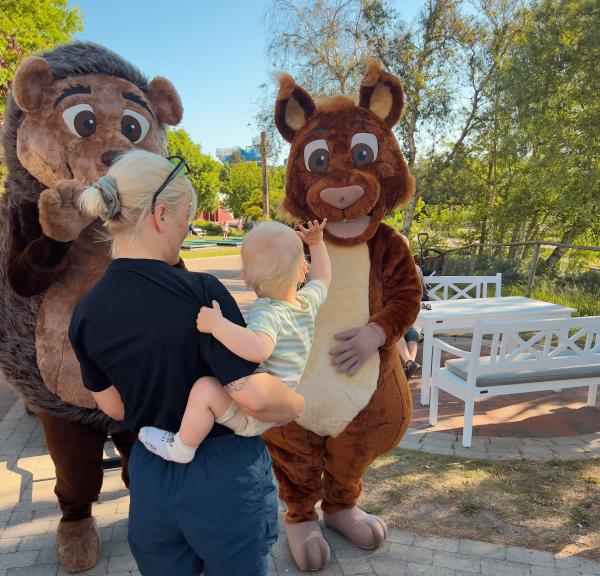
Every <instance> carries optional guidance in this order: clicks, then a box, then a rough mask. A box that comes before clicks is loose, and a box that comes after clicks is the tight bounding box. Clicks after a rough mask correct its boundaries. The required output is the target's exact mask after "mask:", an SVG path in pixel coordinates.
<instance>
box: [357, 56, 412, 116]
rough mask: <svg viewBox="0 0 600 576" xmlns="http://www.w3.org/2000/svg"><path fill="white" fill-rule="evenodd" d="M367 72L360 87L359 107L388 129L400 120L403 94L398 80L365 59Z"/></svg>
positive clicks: (378, 65) (371, 61) (375, 63)
mask: <svg viewBox="0 0 600 576" xmlns="http://www.w3.org/2000/svg"><path fill="white" fill-rule="evenodd" d="M366 64H367V71H366V72H365V75H364V77H363V80H362V83H361V85H360V101H359V105H360V106H362V107H363V108H368V109H369V110H371V112H373V113H374V114H376V115H377V116H379V117H380V118H381V119H382V120H383V121H384V122H385V123H386V124H387V125H388V126H389V127H390V128H391V127H392V126H394V124H396V122H398V120H400V118H401V116H402V109H403V108H404V93H403V91H402V84H401V83H400V80H398V78H396V77H395V76H392V75H391V74H388V73H387V72H384V71H383V70H382V69H381V64H379V62H377V60H375V59H373V58H367V59H366Z"/></svg>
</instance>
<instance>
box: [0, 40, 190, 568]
mask: <svg viewBox="0 0 600 576" xmlns="http://www.w3.org/2000/svg"><path fill="white" fill-rule="evenodd" d="M182 113H183V109H182V107H181V102H180V99H179V96H178V95H177V92H176V91H175V88H174V87H173V86H172V85H171V83H170V82H169V81H168V80H165V79H164V78H160V77H157V78H154V79H153V80H152V81H148V80H147V79H146V78H145V77H144V76H143V75H142V74H141V73H140V72H139V71H138V70H137V69H136V68H135V67H133V66H132V65H131V64H129V63H128V62H126V61H124V60H123V59H122V58H121V57H119V56H118V55H117V54H114V53H113V52H111V51H109V50H106V49H105V48H103V47H101V46H98V45H96V44H91V43H74V44H69V45H65V46H61V47H59V48H57V49H55V50H53V51H52V52H49V53H46V54H43V55H42V56H39V57H38V56H32V57H30V58H28V59H27V60H25V61H24V62H23V64H22V65H21V66H20V67H19V69H18V70H17V72H16V74H15V78H14V82H13V85H12V94H11V96H9V98H8V102H7V109H6V121H5V125H4V130H3V134H4V152H5V155H6V162H7V166H8V170H9V173H8V177H7V179H6V182H5V193H4V194H3V195H2V196H1V197H0V368H2V370H3V371H4V373H5V374H6V376H7V379H8V381H9V383H10V384H11V385H12V386H13V387H14V388H15V389H16V390H17V391H18V392H19V393H20V394H21V395H22V396H23V398H24V399H25V402H26V403H27V405H28V406H29V407H30V408H31V409H33V410H34V411H36V412H37V414H38V417H39V418H40V420H41V421H42V424H43V426H44V433H45V437H46V445H47V447H48V451H49V452H50V456H51V457H52V460H53V462H54V465H55V468H56V489H55V492H56V495H57V497H58V501H59V504H60V507H61V511H62V514H63V517H62V519H61V522H60V524H59V526H58V530H57V546H58V555H59V559H60V561H61V563H62V565H63V566H64V568H65V569H66V570H67V571H71V572H79V571H81V570H85V569H87V568H90V567H91V566H93V565H94V564H95V563H96V561H97V559H98V557H99V554H100V540H99V533H98V528H97V525H96V522H95V520H94V518H93V517H92V516H91V508H92V502H94V501H95V500H96V499H97V498H98V494H99V492H100V487H101V485H102V453H103V446H104V441H105V439H106V437H107V433H108V431H109V428H110V431H111V432H112V437H113V440H114V442H115V444H116V446H117V448H118V449H119V451H120V453H121V455H122V456H123V457H124V459H125V460H124V463H123V464H124V466H123V478H124V480H125V482H127V466H126V458H127V456H128V454H129V451H130V450H131V446H132V444H133V442H134V441H135V438H134V437H133V435H132V434H130V433H127V432H123V431H119V429H118V427H116V425H115V423H114V422H111V421H110V420H109V419H108V418H107V417H106V416H105V415H104V414H102V413H101V412H100V411H98V410H97V409H96V406H95V403H94V402H93V399H92V397H91V395H90V394H89V393H88V392H87V391H86V390H85V389H84V387H83V384H82V382H81V374H80V370H79V364H78V363H77V361H76V359H75V355H74V353H73V350H72V349H71V347H70V345H69V340H68V337H67V330H68V327H69V322H70V319H71V313H72V310H73V307H74V305H75V303H76V302H77V300H79V298H80V297H81V296H82V295H83V294H84V293H85V292H86V291H87V290H88V289H89V288H90V287H91V286H92V285H93V284H94V283H95V282H96V281H97V280H98V279H99V278H100V276H101V275H102V274H103V272H104V270H105V268H106V266H107V265H108V262H109V260H110V254H109V247H108V243H107V242H105V241H103V234H102V229H101V227H100V224H99V223H98V222H95V221H92V220H91V219H90V218H88V217H86V216H84V215H83V214H81V213H80V212H79V210H78V208H77V198H78V195H79V193H80V192H81V191H82V190H83V189H84V188H85V187H86V186H88V185H90V184H92V183H93V182H95V181H96V180H97V179H98V178H99V177H100V176H101V175H102V174H104V173H105V172H106V170H107V168H108V166H110V164H111V162H112V161H113V160H114V159H115V157H116V156H117V155H118V154H119V153H120V152H124V151H127V150H131V149H133V148H142V149H144V150H149V151H152V152H156V153H159V154H164V153H165V152H166V140H165V124H177V123H178V122H179V121H180V119H181V116H182Z"/></svg>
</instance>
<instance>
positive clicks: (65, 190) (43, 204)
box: [38, 180, 94, 242]
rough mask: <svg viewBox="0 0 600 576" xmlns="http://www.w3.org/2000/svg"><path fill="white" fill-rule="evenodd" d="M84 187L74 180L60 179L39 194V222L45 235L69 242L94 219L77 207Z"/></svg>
mask: <svg viewBox="0 0 600 576" xmlns="http://www.w3.org/2000/svg"><path fill="white" fill-rule="evenodd" d="M84 189H85V186H83V185H82V184H80V183H79V182H77V181H76V180H61V181H60V182H58V184H57V185H56V187H55V188H48V189H47V190H44V191H43V192H42V193H41V194H40V199H39V202H38V206H39V210H40V224H41V226H42V232H43V233H44V234H45V235H46V236H48V237H49V238H53V239H54V240H56V241H57V242H71V241H73V240H76V239H77V238H78V237H79V234H80V233H81V231H82V230H84V229H85V228H87V227H88V226H89V225H90V224H91V223H92V222H93V221H94V218H91V217H90V216H86V215H85V214H82V213H81V212H80V211H79V208H78V207H77V201H78V199H79V195H80V194H81V192H82V191H83V190H84Z"/></svg>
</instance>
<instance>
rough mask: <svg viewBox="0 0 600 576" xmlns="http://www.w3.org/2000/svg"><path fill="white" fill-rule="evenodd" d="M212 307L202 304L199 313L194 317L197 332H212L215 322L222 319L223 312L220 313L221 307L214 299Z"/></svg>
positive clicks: (217, 322)
mask: <svg viewBox="0 0 600 576" xmlns="http://www.w3.org/2000/svg"><path fill="white" fill-rule="evenodd" d="M212 305H213V307H212V308H208V307H207V306H202V308H200V313H199V314H198V317H197V318H196V327H197V328H198V331H199V332H204V333H206V334H212V333H213V331H214V329H215V328H216V326H217V324H219V322H221V321H222V320H223V314H221V307H220V306H219V303H218V302H217V301H216V300H213V301H212Z"/></svg>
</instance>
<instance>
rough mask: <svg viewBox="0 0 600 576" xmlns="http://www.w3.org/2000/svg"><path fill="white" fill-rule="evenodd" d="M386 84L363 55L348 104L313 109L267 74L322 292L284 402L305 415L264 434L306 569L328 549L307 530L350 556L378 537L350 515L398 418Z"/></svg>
mask: <svg viewBox="0 0 600 576" xmlns="http://www.w3.org/2000/svg"><path fill="white" fill-rule="evenodd" d="M402 108H403V92H402V86H401V84H400V81H399V80H398V79H397V78H395V77H394V76H391V75H390V74H388V73H386V72H384V71H383V70H382V69H381V67H380V65H379V63H378V62H377V61H375V60H372V59H369V60H368V61H367V69H366V73H365V76H364V78H363V80H362V84H361V87H360V98H359V102H358V105H357V104H356V103H355V101H354V100H353V99H352V98H349V97H347V96H334V97H330V98H324V99H322V100H320V101H318V102H315V101H313V99H312V97H311V96H310V95H309V94H308V93H307V92H306V91H305V90H304V89H303V88H302V87H300V86H298V85H297V84H296V82H295V81H294V79H293V78H292V77H291V76H289V75H287V74H282V75H280V76H279V93H278V96H277V101H276V105H275V124H276V126H277V129H278V130H279V132H280V133H281V135H282V136H283V137H284V138H285V139H286V140H287V141H288V142H289V143H290V144H291V148H290V154H289V159H288V164H287V179H286V196H285V200H284V204H283V207H284V209H285V211H286V212H288V213H289V214H290V215H291V216H293V217H294V218H296V219H298V220H302V221H307V220H315V219H318V220H322V219H323V218H327V220H328V221H327V225H326V228H325V231H324V238H325V242H326V244H327V249H328V251H329V255H330V258H331V263H332V273H333V277H332V282H331V287H330V289H329V293H328V296H327V300H326V302H325V304H324V306H323V307H322V308H321V310H320V311H319V313H318V315H317V319H316V326H315V339H314V342H313V346H312V349H311V353H310V357H309V360H308V364H307V367H306V370H305V372H304V374H303V376H302V379H301V381H300V386H299V389H298V392H299V393H300V394H302V395H303V396H304V397H305V398H306V410H305V413H304V414H303V415H302V416H301V417H300V418H299V419H298V420H296V421H295V422H292V423H291V424H288V425H286V426H282V427H277V428H272V429H271V430H268V431H267V432H266V433H265V434H264V438H265V440H266V442H267V445H268V447H269V451H270V453H271V456H272V458H273V467H274V471H275V475H276V477H277V480H278V483H279V495H280V498H281V499H282V500H283V502H284V503H285V504H286V507H287V513H286V517H285V529H286V533H287V538H288V543H289V546H290V550H291V552H292V555H293V557H294V560H295V562H296V564H297V565H298V567H299V568H300V569H301V570H318V569H320V568H322V567H323V566H324V565H325V564H327V562H328V561H329V556H330V549H329V545H328V544H327V542H326V540H325V539H324V538H323V535H322V533H321V530H320V528H319V525H318V524H317V518H318V516H317V513H316V511H315V505H316V503H317V501H318V500H322V503H321V508H322V511H323V516H324V521H325V524H326V525H327V526H329V527H330V528H332V529H334V530H336V531H337V532H339V533H341V534H342V535H344V536H345V537H346V538H348V539H349V540H350V541H351V542H352V543H353V544H354V545H356V546H358V547H361V548H376V547H377V546H380V545H381V544H382V543H383V541H384V540H385V537H386V534H387V529H386V526H385V524H384V523H383V521H382V520H381V519H380V518H377V517H375V516H371V515H369V514H367V513H365V512H363V511H362V510H361V509H360V508H358V507H357V505H356V502H357V499H358V497H359V495H360V493H361V490H362V481H361V478H362V476H363V474H364V472H365V471H366V469H367V468H368V466H369V465H370V464H371V462H373V460H375V458H377V456H379V455H380V454H382V453H383V452H386V451H389V450H391V449H393V448H394V447H395V446H396V445H397V444H398V442H399V441H400V439H401V437H402V435H403V434H404V432H405V431H406V429H407V427H408V424H409V421H410V418H411V412H412V401H411V394H410V390H409V387H408V384H407V381H406V378H405V376H404V373H403V371H402V368H401V365H400V361H399V358H398V353H397V352H396V347H395V343H396V341H397V339H398V338H399V337H402V336H403V335H404V334H405V333H406V331H407V330H408V328H409V327H410V326H411V325H412V324H413V322H414V320H415V318H416V317H417V314H418V311H419V306H420V299H421V282H420V280H419V276H418V274H417V271H416V267H415V263H414V259H413V257H412V254H411V252H410V250H409V247H408V244H407V242H406V239H405V238H404V237H402V236H401V235H400V234H398V233H397V232H395V231H394V230H393V229H392V228H390V227H389V226H387V225H385V224H383V223H382V220H383V219H384V218H385V217H386V216H387V215H388V214H389V213H390V212H391V211H392V210H394V209H395V208H396V207H398V206H399V205H401V204H402V203H404V202H406V201H407V200H408V199H409V198H410V197H411V196H412V194H413V193H414V179H413V177H412V176H411V175H410V174H409V171H408V166H407V164H406V161H405V160H404V158H403V156H402V153H401V152H400V148H399V146H398V141H397V140H396V138H395V136H394V134H393V133H392V130H391V129H392V127H393V126H394V125H395V124H396V123H397V122H398V120H399V119H400V117H401V114H402Z"/></svg>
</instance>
